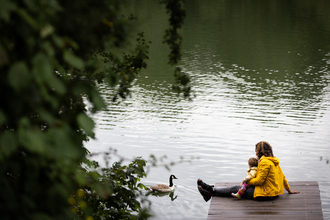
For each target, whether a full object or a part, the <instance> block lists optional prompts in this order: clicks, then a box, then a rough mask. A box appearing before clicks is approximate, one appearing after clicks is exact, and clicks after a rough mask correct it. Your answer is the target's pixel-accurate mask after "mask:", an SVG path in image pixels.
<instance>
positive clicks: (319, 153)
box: [86, 0, 330, 220]
mask: <svg viewBox="0 0 330 220" xmlns="http://www.w3.org/2000/svg"><path fill="white" fill-rule="evenodd" d="M157 2H158V1H151V0H150V1H144V3H141V2H140V1H136V7H134V9H132V11H133V12H134V13H136V14H138V15H139V16H140V17H139V18H140V20H139V22H140V25H141V27H142V29H143V30H144V31H145V37H146V39H147V40H151V41H152V45H151V48H150V60H149V61H148V69H147V70H143V72H142V74H141V75H140V76H139V78H138V79H137V81H136V82H135V86H134V88H133V93H132V97H131V98H129V99H127V100H119V101H118V102H116V103H112V102H111V94H112V90H111V89H109V88H106V87H104V86H101V87H100V89H101V91H102V93H103V95H104V98H105V99H106V100H107V101H108V103H109V106H108V108H107V109H106V110H104V111H102V112H99V113H98V114H96V115H94V116H93V118H94V119H95V121H96V123H97V127H96V129H95V133H96V138H97V139H96V140H92V141H90V142H88V143H86V147H87V148H88V149H89V150H90V151H92V152H105V151H107V150H108V149H109V148H115V149H117V150H118V154H120V155H122V156H125V157H127V158H133V157H136V156H142V157H144V158H145V159H148V158H149V155H150V154H153V155H155V156H157V157H161V156H163V155H167V159H164V163H169V162H171V161H179V160H180V158H181V156H183V157H184V158H185V159H187V160H189V159H191V158H194V159H192V160H191V161H190V162H183V163H177V164H176V165H174V166H172V167H171V170H170V171H168V170H166V169H165V168H164V167H157V168H155V167H153V168H151V169H150V170H149V172H148V177H147V178H146V179H143V180H142V183H144V184H145V185H147V186H150V185H154V184H158V183H165V184H166V183H168V178H169V175H170V174H171V173H173V174H175V175H176V177H178V180H176V181H175V182H174V183H175V185H176V190H175V192H174V195H172V197H171V196H169V195H166V196H163V197H155V196H151V197H150V200H151V201H152V204H153V205H152V207H153V211H154V214H155V217H154V218H153V219H182V220H183V219H206V217H207V212H208V208H209V205H210V203H205V202H204V200H203V198H202V197H201V196H200V194H199V192H198V190H197V188H196V180H197V179H198V178H202V179H203V180H204V181H206V182H207V183H215V182H240V181H241V180H242V179H243V178H244V176H245V175H246V171H247V169H248V165H247V159H248V158H249V157H252V156H255V152H254V145H255V144H256V143H257V142H258V141H260V140H265V141H268V142H269V143H270V144H271V145H272V146H273V151H274V154H275V156H276V157H278V158H279V159H280V164H281V167H282V170H283V172H284V174H285V175H286V177H287V179H288V180H289V181H318V183H319V186H320V194H321V200H322V209H323V215H324V219H330V172H329V171H330V163H329V156H330V144H329V143H330V135H329V131H330V71H329V66H330V13H328V9H329V8H330V1H328V0H318V1H308V0H291V1H284V0H278V1H264V0H263V1H261V0H254V1H251V0H237V1H232V0H228V1H225V0H217V1H216V0H204V1H198V0H189V1H186V5H185V8H186V9H187V17H186V20H185V24H184V27H183V29H182V30H181V33H182V36H183V47H182V50H183V59H182V61H181V63H180V66H181V67H182V68H183V70H184V71H185V72H187V73H189V74H190V75H191V77H192V81H193V91H194V94H195V95H196V97H195V98H194V99H193V100H192V101H187V100H182V99H180V98H177V97H176V95H175V94H174V93H173V92H172V90H171V83H172V82H173V76H172V75H173V68H172V67H169V66H167V65H166V63H167V60H168V59H167V54H168V49H167V46H166V45H162V43H161V42H162V37H163V35H164V30H165V28H166V27H167V15H166V13H165V10H164V9H163V7H162V6H160V5H159V4H158V3H157ZM96 160H98V161H99V162H100V163H101V164H102V163H103V160H102V158H101V157H97V158H96ZM293 196H294V195H293Z"/></svg>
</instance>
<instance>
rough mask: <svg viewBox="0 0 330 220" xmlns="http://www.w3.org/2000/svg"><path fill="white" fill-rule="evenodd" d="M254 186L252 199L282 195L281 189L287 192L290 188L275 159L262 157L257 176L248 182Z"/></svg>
mask: <svg viewBox="0 0 330 220" xmlns="http://www.w3.org/2000/svg"><path fill="white" fill-rule="evenodd" d="M248 184H249V185H252V186H255V189H254V197H258V196H265V197H270V196H277V195H281V194H283V187H284V188H285V189H286V190H287V191H289V190H290V186H289V183H288V181H287V179H286V178H285V176H284V174H283V172H282V169H281V167H280V160H279V159H278V158H276V157H265V156H262V157H261V158H260V160H259V164H258V169H257V175H256V177H255V178H253V179H251V180H250V181H249V182H248Z"/></svg>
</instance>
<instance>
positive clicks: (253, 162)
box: [248, 157, 258, 167]
mask: <svg viewBox="0 0 330 220" xmlns="http://www.w3.org/2000/svg"><path fill="white" fill-rule="evenodd" d="M248 163H249V165H250V166H251V167H257V166H258V160H257V158H255V157H251V158H250V159H249V160H248Z"/></svg>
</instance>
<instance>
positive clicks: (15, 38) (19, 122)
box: [0, 0, 188, 220]
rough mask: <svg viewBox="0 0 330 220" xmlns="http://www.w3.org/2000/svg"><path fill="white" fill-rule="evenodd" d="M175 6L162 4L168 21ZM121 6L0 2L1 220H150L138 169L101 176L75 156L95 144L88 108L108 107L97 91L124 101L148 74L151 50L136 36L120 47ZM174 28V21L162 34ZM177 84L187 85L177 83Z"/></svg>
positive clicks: (127, 23) (126, 35) (105, 171)
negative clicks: (101, 88) (109, 91)
mask: <svg viewBox="0 0 330 220" xmlns="http://www.w3.org/2000/svg"><path fill="white" fill-rule="evenodd" d="M173 2H179V3H181V1H180V0H178V1H170V0H168V1H167V0H166V1H163V3H164V4H165V5H166V6H167V10H168V11H169V13H170V12H171V11H175V10H176V12H175V13H176V14H178V13H183V12H184V11H183V10H181V8H178V7H181V5H182V4H179V5H177V4H172V3H173ZM127 4H129V1H124V0H111V1H110V0H100V1H92V0H85V1H78V0H72V1H66V0H28V1H27V0H15V1H13V0H0V5H1V7H0V33H1V34H0V74H1V81H0V94H1V95H0V103H1V107H0V175H1V178H0V190H1V193H0V201H1V208H0V210H1V219H34V220H37V219H42V220H45V219H86V220H92V219H147V218H148V217H149V216H150V214H149V207H150V203H149V202H148V200H147V199H146V198H145V197H144V196H143V195H142V191H141V190H142V189H144V188H145V187H144V186H143V184H141V183H139V182H140V179H141V178H143V177H145V176H146V172H145V170H144V168H145V166H146V161H145V160H144V159H142V158H136V159H134V160H133V161H131V162H130V163H129V164H128V165H123V164H122V163H121V161H117V162H115V163H113V165H112V166H109V167H106V168H100V167H99V166H98V164H97V163H96V162H94V161H92V160H89V159H88V155H89V152H88V151H87V149H85V148H84V147H83V142H84V141H87V140H88V139H89V138H93V137H94V133H93V128H94V122H93V120H92V119H91V118H90V117H89V115H88V114H87V113H86V107H85V103H86V100H87V101H88V102H89V103H90V104H91V105H92V113H94V112H97V111H99V110H101V109H103V108H104V107H105V105H106V104H105V102H104V101H103V99H102V97H101V96H100V94H99V92H98V89H97V87H96V86H95V85H96V84H97V83H103V82H105V83H108V84H109V85H110V86H112V87H115V88H117V89H118V93H117V95H116V96H115V97H114V100H116V98H117V96H119V97H122V98H126V97H127V96H128V95H129V93H130V90H129V88H130V87H131V83H132V82H133V81H134V79H135V77H136V75H137V74H138V73H139V71H140V70H141V69H142V68H146V63H145V60H146V59H148V48H149V42H146V41H145V39H144V36H143V33H142V32H141V33H140V34H139V35H138V38H137V40H136V42H135V43H134V44H133V45H131V47H129V48H128V49H127V47H126V45H129V44H127V42H128V41H129V40H130V39H131V38H132V37H134V36H132V29H133V27H134V17H133V16H132V15H125V14H124V13H122V10H121V9H122V8H125V7H126V6H127ZM182 16H183V14H182ZM182 16H181V18H182ZM183 17H184V16H183ZM173 22H174V23H173ZM176 22H179V23H180V25H181V23H182V19H179V20H178V21H172V22H171V24H170V25H171V26H173V27H175V26H174V25H175V23H176ZM134 28H135V27H134ZM177 28H178V27H175V30H176V29H177ZM176 34H177V32H174V33H172V34H171V35H169V32H167V35H166V36H167V38H166V42H167V43H168V44H170V45H171V39H173V40H174V41H176V39H178V38H177V37H174V38H169V37H170V36H175V35H176ZM173 45H174V44H173ZM123 48H125V53H123V52H122V50H123ZM178 49H179V48H177V46H176V47H175V53H177V54H179V51H178ZM181 78H182V77H181ZM181 81H182V82H184V83H183V84H182V85H183V86H187V85H188V82H187V79H186V78H185V77H183V80H181ZM187 94H188V93H185V95H187Z"/></svg>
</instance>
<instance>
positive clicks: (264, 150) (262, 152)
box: [256, 141, 274, 159]
mask: <svg viewBox="0 0 330 220" xmlns="http://www.w3.org/2000/svg"><path fill="white" fill-rule="evenodd" d="M256 154H257V157H258V159H260V158H261V157H262V156H265V157H274V154H273V149H272V146H270V144H269V143H268V142H267V141H260V142H258V143H257V144H256Z"/></svg>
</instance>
